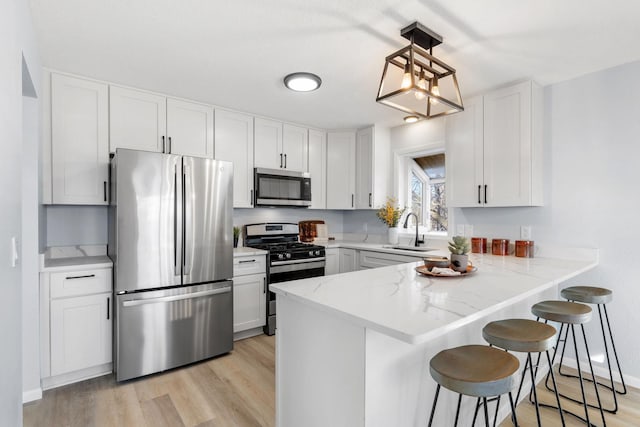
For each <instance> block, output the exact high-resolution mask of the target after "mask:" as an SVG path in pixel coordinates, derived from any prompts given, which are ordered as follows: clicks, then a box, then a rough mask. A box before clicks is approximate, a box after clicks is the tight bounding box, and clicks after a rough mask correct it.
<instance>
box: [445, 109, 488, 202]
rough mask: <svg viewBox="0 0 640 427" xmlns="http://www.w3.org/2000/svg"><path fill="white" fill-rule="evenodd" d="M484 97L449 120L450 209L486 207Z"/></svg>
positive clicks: (447, 142)
mask: <svg viewBox="0 0 640 427" xmlns="http://www.w3.org/2000/svg"><path fill="white" fill-rule="evenodd" d="M483 121H484V114H483V106H482V97H477V98H470V99H468V100H465V103H464V111H463V112H461V113H457V114H453V115H450V116H447V118H446V155H445V161H446V171H447V172H446V176H447V178H446V180H447V182H446V186H447V187H446V188H447V189H446V192H447V206H449V207H474V206H484V180H483V162H484V159H483V152H484V150H483V138H484V136H483V129H484V124H483Z"/></svg>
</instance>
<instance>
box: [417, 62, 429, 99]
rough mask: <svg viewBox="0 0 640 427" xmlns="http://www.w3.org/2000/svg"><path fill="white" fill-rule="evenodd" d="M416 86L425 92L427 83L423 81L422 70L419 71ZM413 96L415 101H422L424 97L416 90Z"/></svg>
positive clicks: (422, 93)
mask: <svg viewBox="0 0 640 427" xmlns="http://www.w3.org/2000/svg"><path fill="white" fill-rule="evenodd" d="M416 86H418V87H419V88H420V89H422V90H427V82H426V80H425V79H424V70H422V69H421V70H420V79H419V80H418V84H417V85H416ZM414 95H415V97H416V99H417V100H423V99H424V98H425V96H426V95H425V94H424V92H420V91H419V90H416V91H415V93H414Z"/></svg>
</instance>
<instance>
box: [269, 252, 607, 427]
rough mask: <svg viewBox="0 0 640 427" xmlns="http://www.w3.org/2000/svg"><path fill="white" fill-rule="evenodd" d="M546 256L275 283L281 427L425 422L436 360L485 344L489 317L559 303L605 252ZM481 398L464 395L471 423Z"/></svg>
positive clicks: (445, 402)
mask: <svg viewBox="0 0 640 427" xmlns="http://www.w3.org/2000/svg"><path fill="white" fill-rule="evenodd" d="M542 252H543V251H541V253H540V255H539V257H538V258H515V257H512V256H506V257H500V256H492V255H486V254H485V255H475V256H472V258H471V259H472V261H473V263H474V265H475V266H476V267H477V268H478V271H477V272H476V273H475V274H472V275H469V276H465V277H452V278H450V277H446V278H431V277H424V276H421V275H419V274H418V273H416V271H415V270H414V269H415V267H416V266H419V265H420V263H408V264H401V265H396V266H390V267H384V268H378V269H372V270H363V271H357V272H352V273H345V274H338V275H333V276H326V277H318V278H312V279H305V280H299V281H294V282H287V283H278V284H274V285H271V286H270V289H271V290H272V291H273V292H275V293H276V294H277V304H278V327H277V333H276V348H277V350H276V424H277V425H278V426H280V427H288V426H298V425H304V426H327V425H331V426H367V427H371V426H391V425H393V426H417V425H425V424H426V421H427V419H428V416H429V411H430V408H431V404H432V401H433V393H434V392H435V383H434V382H433V380H432V379H431V376H430V374H429V368H428V366H429V360H430V359H431V357H433V356H434V355H435V354H436V353H437V352H439V351H440V350H442V349H444V348H450V347H455V346H458V345H464V344H474V343H476V344H483V341H482V334H481V330H482V327H483V326H484V325H485V324H486V323H487V322H489V321H492V320H497V319H503V318H510V317H524V318H532V315H531V313H530V307H531V305H533V304H535V303H536V302H539V301H541V300H544V299H555V298H558V285H559V284H561V283H562V282H564V281H566V280H568V279H570V278H572V277H575V276H577V275H579V274H581V273H583V272H586V271H588V270H590V269H592V268H594V267H595V266H596V265H597V251H596V250H593V251H589V250H586V251H578V252H576V253H575V254H572V255H569V256H566V255H568V253H567V252H564V255H565V257H563V258H562V259H561V258H560V257H556V256H555V255H556V254H552V253H547V254H545V253H542ZM564 258H573V259H564ZM456 401H457V395H454V394H453V393H449V392H446V393H441V397H440V402H439V405H438V411H437V413H436V418H435V420H434V421H435V425H449V424H452V422H451V421H453V420H452V417H453V414H454V413H455V403H456ZM474 402H475V399H470V398H467V400H466V403H467V404H466V405H465V400H464V399H463V408H462V413H461V417H462V422H463V423H470V421H471V419H470V416H472V415H473V410H472V408H473V406H474ZM504 409H506V408H503V410H504ZM502 413H503V414H506V411H503V412H502ZM449 418H451V419H449ZM445 423H447V424H445Z"/></svg>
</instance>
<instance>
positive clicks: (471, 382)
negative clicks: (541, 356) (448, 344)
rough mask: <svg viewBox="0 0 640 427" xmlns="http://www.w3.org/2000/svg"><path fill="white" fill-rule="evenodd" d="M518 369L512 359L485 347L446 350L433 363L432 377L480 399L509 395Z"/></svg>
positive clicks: (457, 390)
mask: <svg viewBox="0 0 640 427" xmlns="http://www.w3.org/2000/svg"><path fill="white" fill-rule="evenodd" d="M519 367H520V362H518V359H516V358H515V357H514V356H513V355H511V354H509V353H507V352H506V351H502V350H498V349H497V348H492V347H487V346H484V345H465V346H462V347H456V348H451V349H448V350H443V351H441V352H440V353H438V354H436V355H435V356H434V357H433V358H432V359H431V362H430V370H431V376H432V377H433V379H434V380H435V381H436V382H437V383H438V384H440V385H442V386H443V387H446V388H448V389H449V390H452V391H455V392H457V393H460V394H465V395H468V396H477V397H489V396H498V395H501V394H505V393H509V392H510V391H511V390H512V389H513V387H514V385H515V381H516V379H515V377H516V375H515V374H516V372H517V371H518V368H519Z"/></svg>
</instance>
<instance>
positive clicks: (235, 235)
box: [233, 226, 240, 248]
mask: <svg viewBox="0 0 640 427" xmlns="http://www.w3.org/2000/svg"><path fill="white" fill-rule="evenodd" d="M239 239H240V227H235V226H234V227H233V247H234V248H237V247H238V240H239Z"/></svg>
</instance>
